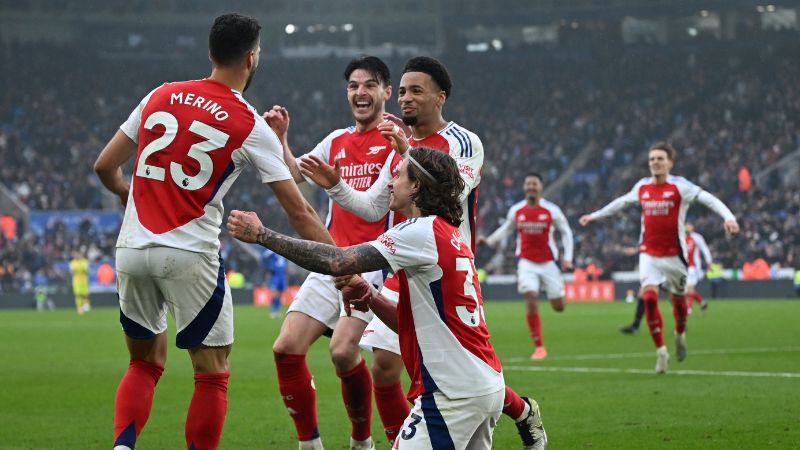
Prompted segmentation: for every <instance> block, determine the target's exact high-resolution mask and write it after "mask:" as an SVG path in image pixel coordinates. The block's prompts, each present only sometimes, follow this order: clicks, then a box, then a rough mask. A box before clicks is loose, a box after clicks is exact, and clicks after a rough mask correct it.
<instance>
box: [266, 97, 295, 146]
mask: <svg viewBox="0 0 800 450" xmlns="http://www.w3.org/2000/svg"><path fill="white" fill-rule="evenodd" d="M261 117H263V118H264V120H266V121H267V125H269V127H270V128H272V131H274V132H275V134H277V135H278V139H280V140H281V142H283V141H285V140H286V137H287V135H288V133H289V121H290V119H289V111H288V110H287V109H286V108H284V107H283V106H280V105H275V106H273V107H272V109H270V110H269V111H267V112H265V113H264V114H262V115H261Z"/></svg>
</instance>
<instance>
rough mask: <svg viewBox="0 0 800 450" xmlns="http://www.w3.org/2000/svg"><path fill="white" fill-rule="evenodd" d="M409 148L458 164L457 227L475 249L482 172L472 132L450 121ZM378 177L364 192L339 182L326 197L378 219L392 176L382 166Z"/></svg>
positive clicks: (480, 148)
mask: <svg viewBox="0 0 800 450" xmlns="http://www.w3.org/2000/svg"><path fill="white" fill-rule="evenodd" d="M409 144H410V145H411V146H412V147H419V146H426V147H431V148H434V149H436V150H440V151H443V152H446V153H448V154H449V155H450V156H452V157H453V159H455V160H456V163H457V164H458V169H459V171H460V172H461V178H462V179H463V180H464V185H465V186H464V191H463V192H462V193H461V201H462V206H463V209H464V212H463V215H462V222H461V226H460V228H459V229H460V230H461V235H462V236H464V239H466V241H467V242H469V243H470V246H471V248H473V249H474V248H475V218H476V216H477V203H478V185H479V184H480V182H481V170H482V169H483V144H482V143H481V140H480V139H479V138H478V136H477V135H476V134H475V133H472V132H471V131H468V130H466V129H465V128H462V127H460V126H458V125H457V124H456V123H454V122H450V123H449V124H448V125H447V126H446V127H444V128H443V129H442V130H440V131H439V132H437V133H434V134H432V135H431V136H428V137H426V138H425V139H421V140H416V139H413V138H411V139H409ZM384 169H385V170H383V171H381V174H380V176H379V177H378V179H377V180H376V181H375V184H373V185H372V187H371V188H369V189H368V190H367V191H366V192H359V191H356V190H354V189H352V188H350V187H349V186H348V185H347V183H343V182H342V183H339V184H337V185H336V186H334V187H332V188H331V189H328V190H327V192H328V195H329V196H330V197H331V198H332V199H333V200H334V201H335V202H337V203H339V204H340V205H341V206H342V207H343V208H345V209H347V210H348V211H352V212H353V213H354V214H356V215H358V216H360V217H363V218H364V219H366V220H378V219H379V218H381V217H383V215H384V214H386V212H387V211H389V189H388V186H389V182H390V181H391V180H392V178H393V176H394V174H393V173H392V172H391V170H389V168H386V167H384Z"/></svg>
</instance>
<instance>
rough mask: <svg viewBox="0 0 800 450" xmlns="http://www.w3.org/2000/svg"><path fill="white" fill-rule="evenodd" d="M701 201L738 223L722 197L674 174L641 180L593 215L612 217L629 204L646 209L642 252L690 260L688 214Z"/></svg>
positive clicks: (641, 237) (641, 242)
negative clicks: (658, 181) (663, 178)
mask: <svg viewBox="0 0 800 450" xmlns="http://www.w3.org/2000/svg"><path fill="white" fill-rule="evenodd" d="M695 201H698V202H700V203H702V204H704V205H705V206H706V207H708V208H709V209H711V210H712V211H714V212H715V213H717V214H718V215H720V216H721V217H722V218H723V219H724V220H726V221H727V220H736V218H735V217H734V216H733V213H732V212H731V211H730V210H729V209H728V207H727V206H725V204H724V203H722V202H721V201H720V200H719V199H718V198H716V197H714V196H713V195H711V194H709V193H708V192H706V191H704V190H702V189H701V188H700V187H699V186H697V185H695V184H694V183H692V182H690V181H688V180H686V179H685V178H683V177H677V176H673V175H670V176H668V177H667V180H666V182H664V183H661V184H656V183H654V182H653V179H652V177H647V178H643V179H641V180H640V181H639V182H638V183H636V185H634V186H633V189H631V191H630V192H628V193H627V194H625V195H623V196H621V197H618V198H617V199H615V200H614V201H612V202H611V203H609V204H608V205H606V206H605V207H603V208H602V209H600V210H598V211H595V212H593V213H592V214H591V217H592V218H593V219H601V218H604V217H608V216H611V215H612V214H614V213H616V212H617V211H620V210H621V209H623V208H624V207H626V206H628V205H632V204H635V203H638V204H640V205H641V206H642V231H641V236H640V240H639V251H640V252H643V253H647V254H648V255H652V256H680V257H681V258H683V259H684V261H685V260H686V257H687V254H686V249H685V246H684V243H685V242H686V238H685V235H686V231H685V229H684V224H685V223H686V211H688V210H689V206H690V205H691V204H692V203H693V202H695Z"/></svg>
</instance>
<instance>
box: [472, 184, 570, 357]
mask: <svg viewBox="0 0 800 450" xmlns="http://www.w3.org/2000/svg"><path fill="white" fill-rule="evenodd" d="M522 190H523V192H524V193H525V200H523V201H521V202H519V203H516V204H514V205H513V206H512V207H511V209H509V210H508V214H507V215H506V220H505V222H503V224H502V225H500V227H499V228H498V229H497V230H495V231H494V232H493V233H492V234H491V235H489V237H486V236H479V237H478V244H488V245H496V244H497V243H498V242H500V240H502V239H503V238H505V237H506V236H507V235H508V234H509V233H511V231H512V230H514V229H516V230H517V250H516V255H517V258H518V262H517V290H518V292H519V293H520V294H522V295H523V296H525V304H526V308H527V319H528V328H529V329H530V332H531V337H532V338H533V343H534V346H535V350H534V352H533V354H532V355H531V359H535V360H538V359H544V358H546V357H547V349H546V348H545V346H544V340H543V339H542V321H541V317H540V316H539V306H538V303H539V291H540V290H541V289H542V288H543V289H544V291H545V293H546V294H547V299H548V300H549V301H550V306H552V308H553V310H555V311H557V312H562V311H564V293H565V290H564V279H563V278H562V277H561V270H560V269H559V267H558V263H557V261H558V246H556V241H555V239H554V235H555V231H556V230H558V233H559V234H560V235H561V245H562V246H563V247H564V258H563V260H562V262H561V266H562V267H563V269H564V270H570V269H572V249H573V241H572V230H571V229H570V228H569V222H567V218H566V217H565V216H564V213H563V212H561V208H559V207H558V206H557V205H556V204H554V203H552V202H549V201H547V200H545V199H543V198H542V197H541V196H542V191H543V190H544V183H543V181H542V176H541V175H540V174H538V173H535V172H534V173H530V174H528V175H527V176H526V177H525V181H524V182H523V185H522Z"/></svg>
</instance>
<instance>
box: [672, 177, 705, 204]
mask: <svg viewBox="0 0 800 450" xmlns="http://www.w3.org/2000/svg"><path fill="white" fill-rule="evenodd" d="M675 184H676V185H677V186H678V190H679V191H680V193H681V198H682V199H684V200H686V201H687V202H690V203H691V202H694V201H697V200H698V198H697V196H698V195H700V193H701V192H703V190H702V189H701V188H700V186H698V185H696V184H694V183H692V182H691V181H689V180H687V179H686V178H683V177H676V178H675Z"/></svg>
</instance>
